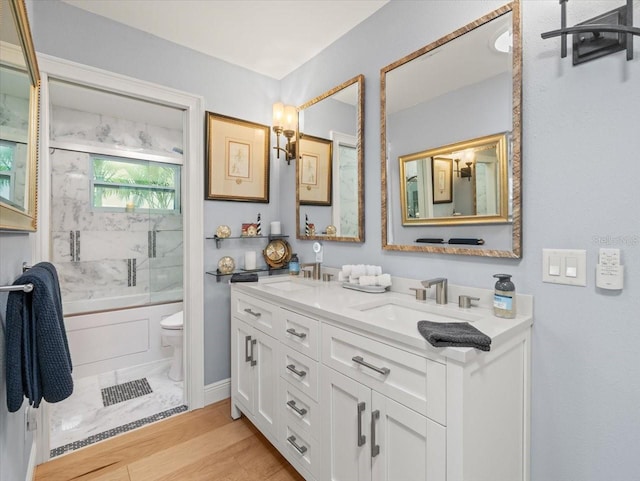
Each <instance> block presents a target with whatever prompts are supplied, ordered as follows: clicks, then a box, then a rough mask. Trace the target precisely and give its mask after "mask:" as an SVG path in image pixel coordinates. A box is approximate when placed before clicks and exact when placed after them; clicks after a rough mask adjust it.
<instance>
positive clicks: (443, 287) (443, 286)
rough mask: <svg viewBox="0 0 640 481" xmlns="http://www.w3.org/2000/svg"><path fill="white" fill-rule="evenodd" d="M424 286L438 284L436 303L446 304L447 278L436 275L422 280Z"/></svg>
mask: <svg viewBox="0 0 640 481" xmlns="http://www.w3.org/2000/svg"><path fill="white" fill-rule="evenodd" d="M422 285H423V286H424V287H432V286H436V304H446V303H447V302H448V300H447V279H446V278H444V277H436V278H435V279H428V280H426V281H422Z"/></svg>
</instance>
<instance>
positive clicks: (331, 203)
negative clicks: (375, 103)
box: [296, 75, 364, 242]
mask: <svg viewBox="0 0 640 481" xmlns="http://www.w3.org/2000/svg"><path fill="white" fill-rule="evenodd" d="M363 109H364V76H363V75H358V76H357V77H354V78H352V79H351V80H347V81H346V82H344V83H342V84H341V85H338V86H337V87H334V88H332V89H331V90H329V91H327V92H325V93H323V94H322V95H320V96H318V97H316V98H314V99H311V100H310V101H308V102H306V103H305V104H303V105H301V106H300V107H298V125H299V136H298V141H297V142H296V158H297V162H296V225H297V230H296V232H297V234H296V237H297V238H298V239H322V240H327V241H341V242H364V219H363V217H364V172H363V170H364V168H363V159H364V157H363V143H362V132H363V131H364V130H363V128H364V126H363V123H364V114H363Z"/></svg>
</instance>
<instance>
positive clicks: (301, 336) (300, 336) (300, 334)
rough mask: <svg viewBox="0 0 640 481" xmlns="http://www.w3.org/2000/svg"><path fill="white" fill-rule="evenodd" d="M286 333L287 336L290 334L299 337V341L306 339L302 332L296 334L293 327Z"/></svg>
mask: <svg viewBox="0 0 640 481" xmlns="http://www.w3.org/2000/svg"><path fill="white" fill-rule="evenodd" d="M287 332H288V333H289V334H291V335H292V336H296V337H299V338H300V339H304V338H305V337H307V335H306V333H304V332H296V330H295V329H294V328H293V327H292V328H290V329H287Z"/></svg>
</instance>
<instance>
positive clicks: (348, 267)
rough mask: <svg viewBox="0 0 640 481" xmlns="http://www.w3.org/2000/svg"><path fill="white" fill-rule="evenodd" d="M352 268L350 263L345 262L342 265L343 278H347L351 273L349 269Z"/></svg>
mask: <svg viewBox="0 0 640 481" xmlns="http://www.w3.org/2000/svg"><path fill="white" fill-rule="evenodd" d="M352 269H353V265H352V264H347V265H344V266H342V274H343V275H344V277H345V278H348V277H349V276H350V275H351V270H352Z"/></svg>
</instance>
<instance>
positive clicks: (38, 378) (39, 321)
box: [5, 262, 73, 412]
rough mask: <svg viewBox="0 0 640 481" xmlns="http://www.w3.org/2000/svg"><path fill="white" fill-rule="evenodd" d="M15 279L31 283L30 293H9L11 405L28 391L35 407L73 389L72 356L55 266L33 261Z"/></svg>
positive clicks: (16, 404) (59, 398)
mask: <svg viewBox="0 0 640 481" xmlns="http://www.w3.org/2000/svg"><path fill="white" fill-rule="evenodd" d="M14 284H33V291H31V292H21V291H18V292H10V293H9V297H8V299H7V316H6V336H5V342H6V378H7V380H6V382H7V407H8V409H9V412H16V411H18V410H19V409H20V406H22V403H23V401H24V396H26V397H27V399H28V400H29V404H30V405H31V406H33V407H35V408H37V407H38V406H39V405H40V402H41V401H42V399H43V398H44V399H45V400H46V401H48V402H52V403H53V402H59V401H62V400H63V399H66V398H67V397H69V396H70V395H71V393H72V392H73V379H72V377H71V370H72V364H71V355H70V353H69V346H68V342H67V335H66V332H65V328H64V318H63V317H62V298H61V296H60V285H59V283H58V275H57V273H56V270H55V267H54V266H53V265H51V264H49V263H44V262H43V263H40V264H37V265H35V266H33V267H32V268H31V269H29V270H28V271H27V272H25V273H24V274H23V275H22V276H20V277H19V278H18V279H17V280H16V281H15V282H14Z"/></svg>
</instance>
